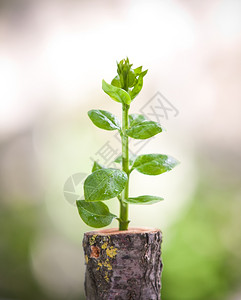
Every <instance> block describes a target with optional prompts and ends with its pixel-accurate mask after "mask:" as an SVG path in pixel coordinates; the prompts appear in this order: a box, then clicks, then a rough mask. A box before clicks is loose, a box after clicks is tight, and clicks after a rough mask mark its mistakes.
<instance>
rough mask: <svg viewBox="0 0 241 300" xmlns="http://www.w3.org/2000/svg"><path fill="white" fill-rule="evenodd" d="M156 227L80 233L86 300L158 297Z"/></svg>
mask: <svg viewBox="0 0 241 300" xmlns="http://www.w3.org/2000/svg"><path fill="white" fill-rule="evenodd" d="M161 241H162V234H161V231H160V230H159V229H147V228H130V229H128V230H126V231H118V229H105V230H96V231H91V232H87V233H85V234H84V239H83V248H84V254H85V262H86V273H85V293H86V299H87V300H101V299H103V300H134V299H139V300H159V299H161V296H160V288H161V271H162V261H161Z"/></svg>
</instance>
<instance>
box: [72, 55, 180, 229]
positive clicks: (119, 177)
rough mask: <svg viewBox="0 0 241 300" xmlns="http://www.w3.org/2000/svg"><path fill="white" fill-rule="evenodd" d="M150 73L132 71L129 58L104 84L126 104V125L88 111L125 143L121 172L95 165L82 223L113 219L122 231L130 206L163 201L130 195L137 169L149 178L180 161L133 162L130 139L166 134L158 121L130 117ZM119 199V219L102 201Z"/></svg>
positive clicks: (153, 157)
mask: <svg viewBox="0 0 241 300" xmlns="http://www.w3.org/2000/svg"><path fill="white" fill-rule="evenodd" d="M146 73H147V70H145V71H142V66H141V67H138V68H136V69H132V64H130V63H129V59H128V58H126V59H123V60H121V61H120V62H119V63H118V62H117V75H116V76H115V78H114V79H113V80H112V81H111V84H108V83H107V82H105V81H104V80H103V81H102V89H103V91H104V92H105V93H106V94H107V95H109V96H110V97H111V98H112V99H113V100H114V101H116V102H119V103H121V105H122V122H120V121H119V120H118V118H117V117H116V116H115V115H113V114H112V113H110V112H108V111H105V110H99V109H92V110H90V111H89V112H88V116H89V118H90V119H91V121H92V122H93V123H94V124H95V125H96V126H97V127H99V128H101V129H104V130H110V131H112V130H117V131H118V132H119V134H120V137H121V142H122V155H121V156H119V157H117V158H116V159H115V161H114V162H115V163H119V164H120V166H121V169H117V168H107V167H105V166H102V165H100V164H99V163H97V162H94V165H93V168H92V173H91V174H90V175H89V176H88V177H87V178H86V180H85V182H84V200H77V201H76V203H77V208H78V211H79V214H80V217H81V218H82V220H83V221H84V222H85V223H86V224H87V225H89V226H91V227H95V228H101V227H105V226H107V225H109V224H110V223H111V222H112V220H113V219H117V220H118V221H119V230H127V229H128V225H129V222H130V220H129V219H128V206H129V204H153V203H157V202H159V201H161V200H163V198H161V197H158V196H150V195H143V196H138V197H130V196H129V178H130V175H131V173H132V172H133V171H134V170H136V171H138V172H140V173H142V174H146V175H159V174H162V173H164V172H167V171H170V170H172V169H173V168H174V167H175V166H176V165H177V164H178V161H177V160H176V159H175V158H173V157H171V156H169V155H164V154H144V155H139V156H136V157H134V159H130V157H129V144H128V142H129V138H133V139H148V138H151V137H152V136H154V135H156V134H158V133H160V132H162V131H163V127H162V126H161V125H160V124H158V123H157V122H154V121H150V120H149V119H146V117H145V116H144V115H140V114H129V113H128V112H129V108H130V105H131V103H132V101H133V100H134V99H135V97H136V96H137V95H138V94H139V92H140V91H141V89H142V86H143V77H144V76H145V75H146ZM115 197H116V198H117V199H118V200H119V202H120V213H119V217H117V216H116V215H114V214H112V213H110V211H109V208H108V206H107V205H106V204H104V203H103V202H102V201H104V200H108V199H112V198H115Z"/></svg>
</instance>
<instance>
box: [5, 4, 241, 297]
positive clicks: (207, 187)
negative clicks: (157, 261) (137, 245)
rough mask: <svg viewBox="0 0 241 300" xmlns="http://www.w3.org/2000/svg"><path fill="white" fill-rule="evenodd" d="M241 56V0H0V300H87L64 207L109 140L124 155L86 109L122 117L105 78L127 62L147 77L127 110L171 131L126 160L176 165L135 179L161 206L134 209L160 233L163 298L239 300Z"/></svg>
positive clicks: (140, 221)
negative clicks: (153, 158) (160, 157)
mask: <svg viewBox="0 0 241 300" xmlns="http://www.w3.org/2000/svg"><path fill="white" fill-rule="evenodd" d="M240 50H241V2H240V1H238V0H236V1H235V0H231V1H228V0H222V1H219V0H214V1H207V0H205V1H201V0H197V1H187V0H172V1H154V0H151V1H137V0H136V1H127V0H125V1H110V0H109V1H76V0H69V1H67V0H61V1H57V0H56V1H55V0H51V1H40V0H35V1H30V0H29V1H28V0H25V1H22V0H6V1H3V0H2V1H0V99H1V100H0V299H9V300H10V299H16V300H28V299H31V300H32V299H34V300H43V299H44V300H60V299H71V300H75V299H84V291H83V288H84V286H83V284H84V258H83V250H82V245H81V243H82V238H83V233H84V232H85V231H89V230H90V228H89V227H88V226H86V225H85V224H84V223H83V222H82V221H81V219H80V218H79V216H78V212H77V209H76V207H75V206H74V205H73V203H74V200H75V199H76V197H79V196H81V195H82V182H83V179H84V177H85V175H86V174H87V173H89V172H90V170H91V167H92V163H93V162H92V160H93V159H96V158H98V159H100V158H101V157H100V156H99V154H100V150H101V149H103V147H104V146H105V145H106V143H109V144H108V145H111V149H112V150H113V151H114V153H115V154H118V151H120V143H119V141H118V140H117V139H116V137H115V135H114V134H113V133H112V132H104V131H102V130H100V129H98V128H95V127H94V126H93V125H92V123H91V122H90V120H89V119H88V117H87V111H88V110H90V109H93V108H95V109H98V108H100V109H106V110H108V111H111V112H113V113H115V114H116V115H118V116H120V114H121V109H120V106H119V104H118V103H116V102H114V101H111V100H110V99H109V98H108V97H107V96H106V95H105V94H104V93H103V92H102V90H101V80H102V79H103V78H104V79H105V80H106V81H107V82H109V81H110V80H111V79H112V78H113V77H114V76H115V74H116V64H115V61H116V60H120V59H122V58H124V57H126V56H129V58H130V61H131V62H132V63H133V64H134V67H135V66H139V65H143V66H144V68H148V69H149V71H148V74H147V76H146V77H145V78H144V87H143V90H142V93H141V94H140V95H139V96H138V97H137V98H136V99H135V101H134V102H133V104H132V107H131V113H139V112H141V111H142V110H143V107H145V108H148V107H149V109H150V108H151V107H152V108H154V109H155V111H156V112H157V110H158V113H159V119H160V120H156V121H160V122H161V123H162V124H163V126H164V127H165V128H166V130H167V132H164V133H161V134H160V135H158V136H157V137H156V138H155V139H152V140H151V141H150V142H149V143H148V144H146V145H142V147H139V148H138V150H133V151H138V153H155V152H157V153H159V152H161V153H167V154H170V155H172V156H174V157H176V158H177V159H178V160H180V161H181V164H180V165H179V166H178V167H177V168H175V169H174V170H173V171H172V172H170V173H167V174H163V175H160V176H155V177H149V176H144V175H142V174H139V173H135V172H133V176H132V178H131V189H130V193H131V194H132V195H133V196H134V195H141V194H143V193H144V194H148V193H150V194H154V195H155V194H156V195H159V196H162V197H164V199H165V201H163V202H161V203H158V204H155V205H153V206H148V207H147V206H145V207H144V206H132V207H131V208H130V219H131V226H147V227H158V228H161V230H162V232H163V244H162V251H163V254H162V257H163V261H164V269H163V275H162V300H204V299H205V300H222V299H226V300H240V299H241V288H240V286H241V284H240V283H241V235H240V228H241V218H240V212H241V202H240V200H241V151H240V150H241V118H240V111H241V101H240V94H241V86H240V77H241V66H240V63H239V62H240V53H241V51H240ZM158 91H159V92H160V93H162V95H164V97H165V98H166V99H168V101H169V102H165V101H166V100H164V98H161V99H162V101H164V102H163V103H164V105H166V106H168V107H169V108H171V107H172V109H170V110H167V111H165V109H163V108H162V109H160V108H157V107H156V105H154V104H153V105H152V104H151V102H150V101H151V99H153V97H154V98H155V95H156V93H157V92H158ZM155 99H157V98H155ZM168 103H169V104H168ZM170 103H171V106H170ZM177 111H178V113H177V114H176V113H175V112H177ZM156 117H157V116H156V115H155V114H154V115H153V119H154V120H155V118H156ZM134 146H135V145H134ZM134 146H133V147H134ZM139 146H140V145H139ZM133 149H134V148H133ZM135 149H137V148H135ZM109 150H110V148H109ZM98 156H99V157H98ZM102 159H103V157H102ZM106 203H108V205H109V207H110V209H111V211H112V212H113V213H117V214H118V203H117V201H116V200H110V201H107V202H106ZM115 226H117V222H116V221H114V222H113V224H112V227H115Z"/></svg>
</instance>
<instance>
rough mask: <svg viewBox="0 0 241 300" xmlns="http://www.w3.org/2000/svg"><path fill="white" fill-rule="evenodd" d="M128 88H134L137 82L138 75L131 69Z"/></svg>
mask: <svg viewBox="0 0 241 300" xmlns="http://www.w3.org/2000/svg"><path fill="white" fill-rule="evenodd" d="M127 78H128V87H132V86H134V84H135V82H136V74H135V71H134V70H132V69H130V70H129V72H128V76H127Z"/></svg>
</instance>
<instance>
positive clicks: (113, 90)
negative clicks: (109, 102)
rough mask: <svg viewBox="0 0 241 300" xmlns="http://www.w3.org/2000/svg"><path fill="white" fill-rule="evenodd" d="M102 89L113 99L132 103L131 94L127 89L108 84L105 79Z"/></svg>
mask: <svg viewBox="0 0 241 300" xmlns="http://www.w3.org/2000/svg"><path fill="white" fill-rule="evenodd" d="M102 89H103V91H104V92H105V93H106V94H108V95H109V96H110V97H111V98H112V99H113V100H115V101H117V102H120V103H125V104H130V103H131V98H130V95H129V94H128V93H127V92H126V91H125V90H123V89H121V88H119V87H116V86H113V85H111V84H108V83H107V82H105V81H104V79H103V80H102Z"/></svg>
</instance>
